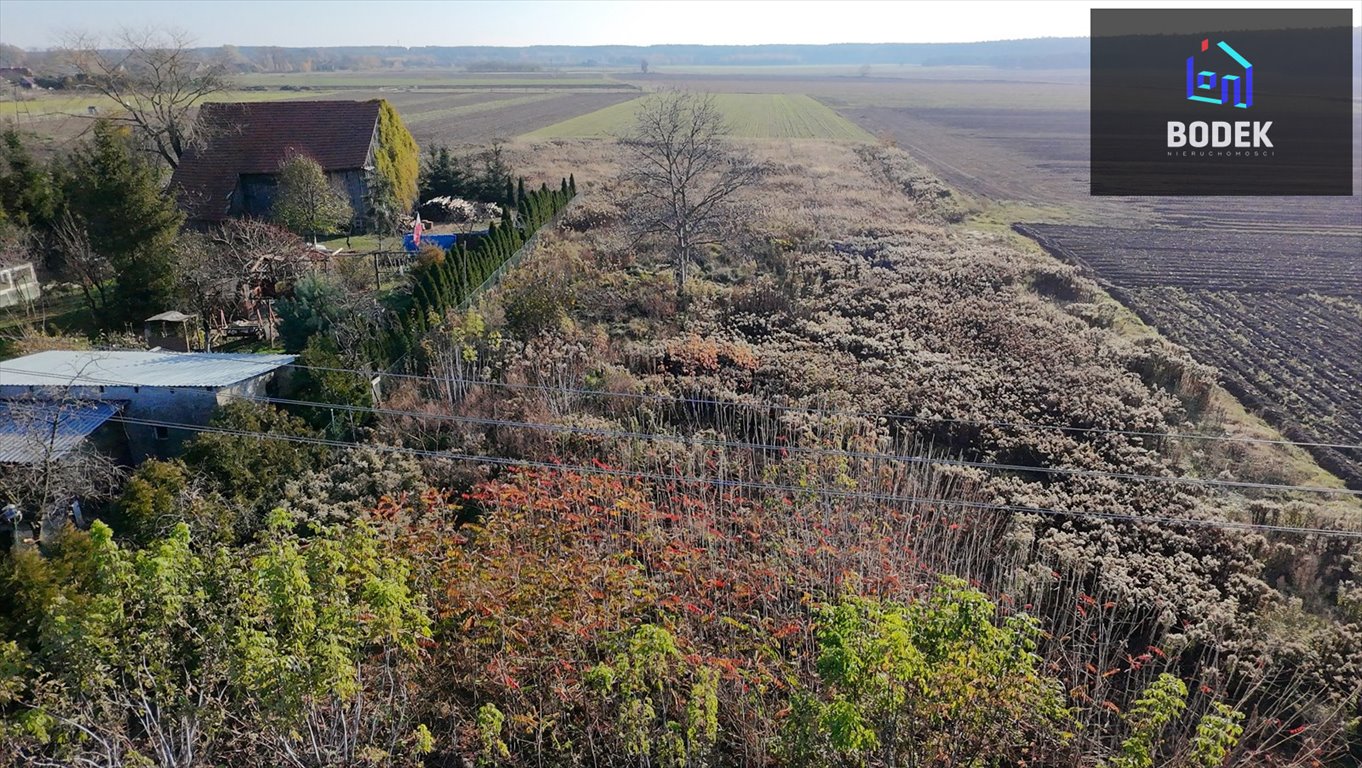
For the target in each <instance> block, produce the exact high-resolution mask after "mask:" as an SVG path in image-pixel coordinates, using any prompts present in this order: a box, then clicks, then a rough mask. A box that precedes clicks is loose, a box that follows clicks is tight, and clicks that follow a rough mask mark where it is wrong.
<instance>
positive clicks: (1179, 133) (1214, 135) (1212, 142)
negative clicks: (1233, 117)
mask: <svg viewBox="0 0 1362 768" xmlns="http://www.w3.org/2000/svg"><path fill="white" fill-rule="evenodd" d="M1271 127H1272V121H1271V120H1269V121H1267V122H1257V121H1254V122H1249V121H1247V120H1241V121H1238V122H1234V123H1228V122H1221V121H1218V120H1217V121H1215V122H1212V123H1204V122H1201V121H1197V122H1195V123H1190V124H1189V123H1180V122H1177V121H1174V120H1169V121H1168V147H1169V148H1170V149H1173V148H1176V147H1231V146H1233V147H1238V148H1243V149H1247V148H1250V147H1253V148H1257V147H1271V146H1272V140H1271V139H1269V138H1268V137H1267V131H1268V129H1269V128H1271Z"/></svg>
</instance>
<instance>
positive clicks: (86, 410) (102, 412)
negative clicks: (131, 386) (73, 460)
mask: <svg viewBox="0 0 1362 768" xmlns="http://www.w3.org/2000/svg"><path fill="white" fill-rule="evenodd" d="M117 412H118V406H116V405H114V404H113V403H58V402H51V401H34V400H29V401H14V402H11V401H5V400H0V464H37V463H40V462H43V461H54V460H56V459H60V458H61V457H63V456H65V455H66V454H68V453H70V452H71V450H72V449H74V448H75V447H76V446H78V445H80V442H81V441H82V440H84V439H85V438H86V437H89V435H90V433H91V432H94V431H95V430H96V429H99V425H101V424H103V423H104V422H106V421H108V420H109V417H111V416H113V415H114V414H115V413H117Z"/></svg>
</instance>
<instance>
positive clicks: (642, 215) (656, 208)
mask: <svg viewBox="0 0 1362 768" xmlns="http://www.w3.org/2000/svg"><path fill="white" fill-rule="evenodd" d="M729 133H730V129H729V126H728V123H727V122H726V121H725V120H724V117H723V114H722V113H721V112H720V111H719V109H718V107H717V106H716V105H715V103H714V97H713V96H712V95H710V94H699V93H692V92H689V91H680V90H667V91H660V92H658V93H655V94H653V95H651V96H649V97H647V98H645V99H644V100H643V103H642V106H640V107H639V110H638V116H637V118H636V122H635V126H634V131H633V133H632V134H631V135H629V136H627V137H625V138H624V139H623V143H624V146H625V148H626V149H627V150H628V153H629V159H628V162H627V165H626V170H625V176H626V180H628V181H629V182H632V185H633V187H634V203H635V204H634V206H633V210H632V213H633V219H634V225H635V226H636V227H637V230H638V232H639V233H640V234H656V235H663V236H665V237H666V238H667V239H668V240H669V241H671V243H672V246H673V249H674V259H675V267H676V291H677V295H678V296H681V297H683V298H684V296H685V293H686V278H687V277H688V276H689V268H690V262H691V260H692V259H693V258H694V256H695V250H696V248H697V247H700V246H703V245H707V244H711V243H716V242H719V241H720V240H722V238H723V235H724V234H725V232H726V230H728V229H729V225H731V224H732V223H733V222H734V220H735V218H736V216H735V211H734V210H733V206H732V205H731V203H732V201H733V196H734V193H736V192H738V190H740V189H742V188H744V187H746V186H748V185H750V184H752V183H753V182H755V181H756V179H757V175H758V169H757V167H756V166H755V165H754V164H753V163H752V161H751V159H750V158H749V157H748V156H747V155H746V154H745V153H742V152H739V151H737V150H736V149H735V148H733V147H732V146H730V144H729V143H728V137H729Z"/></svg>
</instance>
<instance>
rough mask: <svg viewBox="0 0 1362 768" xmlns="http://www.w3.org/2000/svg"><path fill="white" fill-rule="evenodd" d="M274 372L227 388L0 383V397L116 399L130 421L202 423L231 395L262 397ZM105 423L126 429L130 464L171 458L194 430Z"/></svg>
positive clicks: (232, 398)
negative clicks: (56, 387) (145, 460)
mask: <svg viewBox="0 0 1362 768" xmlns="http://www.w3.org/2000/svg"><path fill="white" fill-rule="evenodd" d="M274 375H275V374H274V373H273V372H271V373H267V374H265V375H263V376H257V377H255V378H253V379H246V380H245V381H242V382H238V383H237V384H234V385H232V386H230V387H73V388H70V389H66V388H62V389H61V390H55V389H54V388H52V387H21V386H6V385H4V384H0V397H3V398H22V397H38V398H48V399H52V398H55V397H70V398H72V399H77V400H98V401H106V402H122V403H123V404H124V405H123V413H122V415H123V416H125V417H127V418H130V419H145V420H148V421H161V422H169V423H174V424H186V425H190V426H206V425H207V424H208V422H209V421H211V420H212V418H213V415H214V414H215V413H217V410H218V408H219V407H220V406H222V405H226V404H227V403H229V402H232V401H234V400H236V399H237V398H234V397H232V395H234V394H237V395H248V396H260V395H264V394H265V393H266V392H267V390H268V388H269V382H270V381H271V379H272V378H273V377H274ZM111 423H112V424H114V425H116V426H119V427H121V428H122V429H123V430H124V432H125V433H126V435H127V438H128V452H129V455H130V458H131V459H132V462H133V463H134V464H136V463H140V462H141V461H143V460H144V459H147V458H153V457H154V458H169V457H172V456H175V455H177V454H178V453H179V452H180V450H181V448H182V447H183V445H184V443H185V441H186V440H189V439H190V438H192V437H194V436H195V435H197V434H199V432H197V431H195V430H192V429H177V428H175V427H158V426H156V425H151V424H129V423H126V422H119V421H113V422H111Z"/></svg>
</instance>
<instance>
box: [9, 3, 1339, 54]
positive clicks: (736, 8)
mask: <svg viewBox="0 0 1362 768" xmlns="http://www.w3.org/2000/svg"><path fill="white" fill-rule="evenodd" d="M1291 2H1292V0H1277V1H1276V2H1266V3H1264V2H1254V0H1236V1H1234V2H1210V1H1206V0H1202V1H1201V2H1197V3H1195V5H1196V6H1197V7H1218V6H1223V7H1260V6H1261V7H1272V6H1277V7H1282V6H1290V5H1291ZM1308 4H1309V6H1311V7H1315V8H1322V7H1331V8H1338V7H1343V8H1348V7H1352V8H1354V9H1355V10H1354V16H1353V18H1354V24H1356V23H1357V19H1358V16H1359V12H1358V11H1357V10H1356V9H1357V8H1358V5H1359V3H1358V2H1356V1H1353V2H1349V1H1347V0H1343V1H1341V2H1340V0H1332V2H1331V1H1330V0H1312V1H1311V2H1309V3H1308ZM1094 5H1099V6H1110V7H1139V6H1146V5H1147V6H1149V7H1159V6H1176V5H1177V3H1169V2H1151V3H1140V2H1138V0H1124V1H1121V0H1117V1H1116V2H1105V0H1098V2H1091V1H1090V0H1076V1H1065V0H1036V1H1031V2H1026V1H1023V2H1016V1H1014V2H996V1H994V0H970V1H968V2H962V1H961V0H955V1H954V2H934V1H933V2H888V1H884V2H849V1H847V0H841V1H840V2H818V1H816V0H808V1H791V0H785V1H784V2H776V1H774V0H771V1H769V2H746V1H740V0H729V1H728V2H711V1H708V0H706V1H701V0H684V1H673V0H665V1H664V0H653V1H651V2H600V1H592V0H556V1H551V2H544V1H542V0H519V1H513V0H495V1H494V2H475V1H472V0H467V1H464V2H456V1H455V0H387V1H386V2H379V1H378V0H324V1H323V2H315V1H313V0H98V1H97V2H90V1H88V0H0V42H6V43H10V44H12V45H18V46H21V47H24V48H43V47H47V46H49V45H53V44H55V43H57V42H59V40H60V39H61V37H62V35H63V34H64V33H67V32H72V31H97V30H111V29H117V28H119V27H120V26H128V27H133V28H143V27H147V26H151V25H160V26H166V25H170V26H174V27H176V28H178V29H181V30H184V31H186V32H188V33H189V34H190V35H191V36H192V37H193V38H194V39H195V41H196V42H197V44H198V45H203V46H217V45H223V44H226V43H232V44H236V45H281V46H327V45H405V46H420V45H540V44H550V45H552V44H558V45H596V44H629V45H651V44H657V43H708V44H757V43H848V42H861V43H884V42H896V43H899V42H902V43H915V42H964V41H975V40H1003V39H1014V38H1024V37H1070V36H1085V35H1087V34H1088V9H1089V8H1091V7H1093V6H1094Z"/></svg>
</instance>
